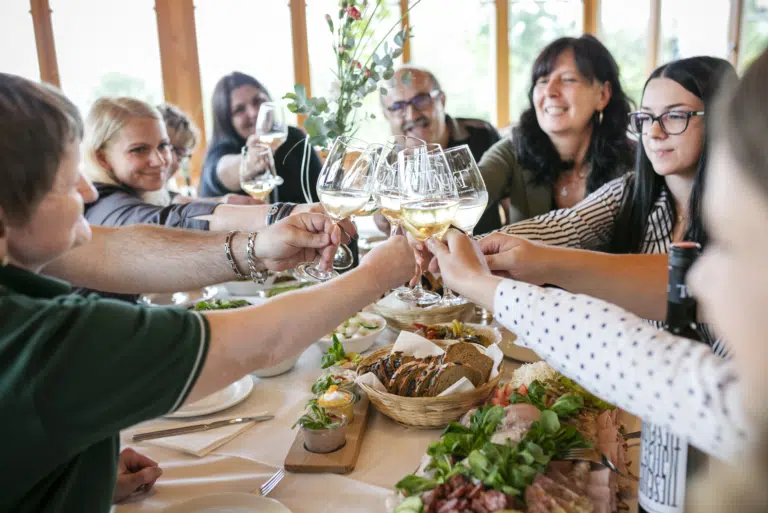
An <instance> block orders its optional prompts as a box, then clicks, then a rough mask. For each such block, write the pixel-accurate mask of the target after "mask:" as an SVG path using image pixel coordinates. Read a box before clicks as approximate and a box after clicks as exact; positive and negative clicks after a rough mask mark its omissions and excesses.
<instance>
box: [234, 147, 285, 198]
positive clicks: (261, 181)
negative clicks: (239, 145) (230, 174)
mask: <svg viewBox="0 0 768 513" xmlns="http://www.w3.org/2000/svg"><path fill="white" fill-rule="evenodd" d="M241 156H242V158H241V159H240V188H242V189H243V190H244V191H245V192H247V193H248V195H249V196H251V197H253V198H256V199H260V200H263V199H265V198H266V197H267V196H269V194H270V193H271V192H272V190H273V189H274V188H275V187H277V186H278V185H282V184H283V178H282V177H280V176H279V175H278V174H277V170H276V169H275V159H274V157H273V156H272V149H271V148H270V147H269V146H268V145H266V144H258V143H252V144H251V145H250V146H243V149H242V151H241Z"/></svg>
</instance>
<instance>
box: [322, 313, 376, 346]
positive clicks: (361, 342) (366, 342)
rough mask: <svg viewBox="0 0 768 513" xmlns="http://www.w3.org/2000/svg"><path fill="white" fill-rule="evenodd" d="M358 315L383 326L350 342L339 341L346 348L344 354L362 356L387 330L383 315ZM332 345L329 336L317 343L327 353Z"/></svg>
mask: <svg viewBox="0 0 768 513" xmlns="http://www.w3.org/2000/svg"><path fill="white" fill-rule="evenodd" d="M358 315H359V316H360V317H362V318H363V319H369V320H374V321H376V322H377V323H378V324H380V325H381V327H380V328H379V329H377V330H376V331H374V332H371V333H369V334H368V335H366V336H364V337H357V338H352V339H349V340H342V339H339V342H341V345H342V346H344V352H349V353H358V354H360V353H362V352H363V351H366V350H368V349H369V348H370V347H371V346H372V345H373V343H374V342H376V337H378V336H379V334H380V333H381V332H382V331H384V330H385V329H386V328H387V320H386V319H385V318H384V317H382V316H381V315H376V314H374V313H369V312H360V313H359V314H358ZM331 344H333V339H332V338H330V337H327V336H326V337H323V338H321V339H320V340H318V341H317V345H319V346H320V348H321V349H322V350H323V351H326V350H327V349H328V348H329V347H331Z"/></svg>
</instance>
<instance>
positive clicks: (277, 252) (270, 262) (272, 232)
mask: <svg viewBox="0 0 768 513" xmlns="http://www.w3.org/2000/svg"><path fill="white" fill-rule="evenodd" d="M349 241H350V238H349V236H348V235H346V234H345V233H343V232H342V231H341V230H340V229H339V227H338V226H336V225H334V224H333V223H332V222H331V220H330V218H328V217H326V216H324V215H320V214H307V213H304V214H293V215H290V216H288V217H286V218H285V219H283V220H281V221H279V222H278V223H275V224H274V225H272V226H270V227H268V228H265V229H264V230H262V231H261V232H259V234H258V235H257V236H256V242H255V245H254V253H255V255H256V257H257V258H259V259H260V260H261V262H262V263H263V264H264V265H265V266H266V267H267V269H269V270H271V271H284V270H286V269H292V268H294V267H296V266H297V265H298V264H300V263H302V262H312V261H314V260H315V259H316V258H318V257H319V259H320V267H321V268H322V269H326V270H327V269H331V268H332V266H333V255H334V253H336V249H337V248H338V247H339V244H342V243H343V244H346V243H349Z"/></svg>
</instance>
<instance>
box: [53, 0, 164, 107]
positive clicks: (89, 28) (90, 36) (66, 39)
mask: <svg viewBox="0 0 768 513" xmlns="http://www.w3.org/2000/svg"><path fill="white" fill-rule="evenodd" d="M50 5H51V11H52V23H53V32H54V37H55V40H56V54H57V57H58V62H59V75H60V77H61V87H62V89H63V90H64V92H65V93H66V94H67V96H69V98H70V99H71V100H72V101H73V102H75V104H76V105H77V106H78V107H79V108H80V110H81V111H82V113H83V115H84V116H85V115H86V114H87V112H88V109H89V108H90V106H91V104H92V103H93V102H94V101H95V100H96V99H97V98H100V97H102V96H132V97H134V98H139V99H141V100H145V101H147V102H150V103H152V104H155V103H158V102H161V101H163V96H164V95H163V79H162V68H161V65H160V49H159V44H158V39H157V38H158V36H157V17H156V16H155V2H154V0H132V1H131V2H126V1H125V0H50Z"/></svg>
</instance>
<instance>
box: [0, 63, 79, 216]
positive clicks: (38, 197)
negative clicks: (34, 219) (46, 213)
mask: <svg viewBox="0 0 768 513" xmlns="http://www.w3.org/2000/svg"><path fill="white" fill-rule="evenodd" d="M82 138H83V120H82V118H81V117H80V113H79V112H78V110H77V107H75V105H74V104H73V103H72V102H71V101H69V100H68V99H67V98H66V97H65V96H64V95H63V94H62V93H61V91H59V90H58V89H56V88H54V87H52V86H49V85H47V84H38V83H36V82H32V81H31V80H27V79H25V78H22V77H19V76H16V75H9V74H6V73H0V182H2V186H0V209H2V211H3V213H4V215H5V216H6V217H7V218H8V219H9V220H10V221H11V222H14V223H25V222H26V221H27V220H28V219H29V218H30V216H31V215H32V213H33V212H34V211H35V209H36V208H37V206H38V204H39V203H40V201H42V199H43V197H44V196H45V195H46V194H47V193H48V191H50V190H51V188H52V187H53V182H54V180H55V178H56V174H57V173H58V171H59V163H60V162H61V159H62V155H63V154H64V152H65V151H66V148H67V145H68V144H69V143H71V142H72V141H79V140H81V139H82Z"/></svg>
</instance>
